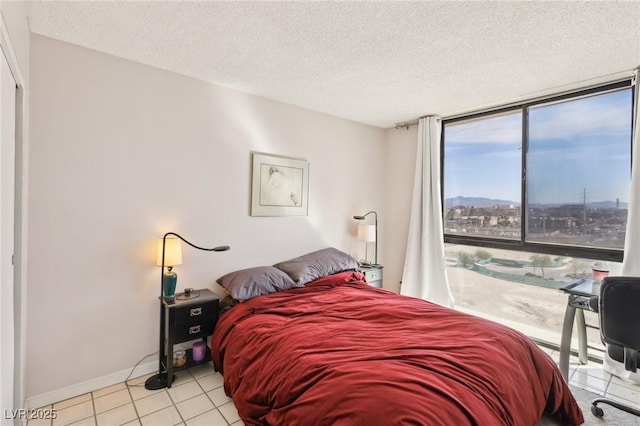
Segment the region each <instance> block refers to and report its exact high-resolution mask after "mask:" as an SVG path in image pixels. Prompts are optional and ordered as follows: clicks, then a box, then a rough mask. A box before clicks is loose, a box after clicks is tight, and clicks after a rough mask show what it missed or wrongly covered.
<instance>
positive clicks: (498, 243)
mask: <svg viewBox="0 0 640 426" xmlns="http://www.w3.org/2000/svg"><path fill="white" fill-rule="evenodd" d="M634 84H637V82H635V83H634V81H633V78H632V77H629V78H625V79H623V80H619V81H616V82H611V83H606V84H602V85H598V86H594V87H590V88H586V89H578V90H574V91H571V92H566V93H562V94H555V95H549V96H546V97H541V98H536V99H531V100H527V101H523V102H519V103H515V104H510V105H505V106H501V107H497V108H492V109H488V110H484V111H479V112H474V113H470V114H463V115H459V116H455V117H451V118H444V119H443V120H442V132H441V133H442V134H441V138H440V165H441V167H440V182H442V185H440V197H441V200H442V219H443V223H444V221H445V220H446V214H447V211H446V210H447V207H446V203H445V202H444V201H445V199H444V189H445V185H446V182H445V179H444V176H445V155H444V152H445V134H446V130H445V129H446V125H447V124H451V123H456V122H459V121H467V120H470V119H481V118H483V117H489V116H492V115H496V114H503V113H513V112H517V111H520V113H521V115H522V150H521V151H522V157H521V163H520V171H521V194H520V196H521V199H520V206H521V208H520V239H519V240H515V239H513V240H507V239H501V238H491V237H477V236H463V235H456V234H447V233H446V232H445V231H444V227H443V235H444V242H445V243H447V244H462V245H469V246H476V247H487V248H497V249H504V250H514V251H526V252H533V253H544V254H551V255H557V256H574V257H581V258H587V259H596V260H605V261H612V262H622V260H623V258H624V249H611V248H598V247H585V246H577V245H576V246H572V245H564V244H553V243H538V242H530V241H526V237H527V234H526V228H527V222H526V220H527V217H526V211H527V209H526V205H527V204H526V200H527V170H526V167H527V163H526V161H527V152H528V145H529V135H528V128H529V110H530V108H532V107H536V106H539V105H541V104H548V103H554V102H562V101H567V100H572V99H579V98H581V97H586V96H591V95H594V94H605V93H607V92H614V91H618V90H621V89H632V88H633V86H634ZM636 102H637V99H635V91H634V90H631V110H630V112H629V113H630V115H631V127H632V128H631V141H630V162H631V164H630V167H633V161H632V159H633V131H634V129H633V112H634V110H635V108H636V107H637V106H636ZM629 178H631V176H630V177H629Z"/></svg>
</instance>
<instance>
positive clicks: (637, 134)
mask: <svg viewBox="0 0 640 426" xmlns="http://www.w3.org/2000/svg"><path fill="white" fill-rule="evenodd" d="M639 74H640V68H638V69H636V73H635V87H634V89H633V90H634V100H635V109H634V111H633V141H632V147H633V148H632V151H631V152H632V153H633V159H632V160H631V185H630V187H629V211H628V213H627V232H626V233H625V240H624V260H623V261H622V270H621V271H620V275H623V276H632V277H640V107H639V105H638V104H640V88H639V87H638V86H640V84H639V83H640V81H639V80H638V77H639ZM604 355H605V356H604V369H605V370H606V371H608V372H609V373H611V374H613V375H616V376H618V377H621V378H623V379H626V380H629V381H631V382H633V383H636V384H640V372H636V373H632V372H630V371H627V370H625V368H624V364H623V363H621V362H618V361H615V360H613V359H611V357H609V354H608V353H607V352H606V351H605V354H604Z"/></svg>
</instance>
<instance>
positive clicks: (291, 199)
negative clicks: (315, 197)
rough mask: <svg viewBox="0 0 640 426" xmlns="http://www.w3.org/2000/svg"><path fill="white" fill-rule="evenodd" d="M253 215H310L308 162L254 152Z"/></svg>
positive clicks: (252, 177)
mask: <svg viewBox="0 0 640 426" xmlns="http://www.w3.org/2000/svg"><path fill="white" fill-rule="evenodd" d="M251 157H252V158H251V161H252V168H251V173H252V176H251V216H307V213H308V201H309V162H308V161H305V160H299V159H295V158H288V157H280V156H275V155H269V154H262V153H258V152H252V153H251Z"/></svg>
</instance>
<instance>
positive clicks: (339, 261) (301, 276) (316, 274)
mask: <svg viewBox="0 0 640 426" xmlns="http://www.w3.org/2000/svg"><path fill="white" fill-rule="evenodd" d="M273 266H274V267H276V268H278V269H280V270H282V271H284V272H286V273H287V275H289V276H290V277H291V279H292V280H294V281H295V282H296V283H298V284H299V285H303V284H306V283H308V282H311V281H313V280H315V279H318V278H321V277H324V276H326V275H332V274H337V273H338V272H342V271H349V270H355V269H357V268H358V261H357V260H355V259H354V258H353V257H352V256H351V255H349V254H347V253H344V252H342V251H340V250H338V249H336V248H333V247H329V248H326V249H322V250H318V251H314V252H313V253H309V254H305V255H304V256H300V257H296V258H295V259H291V260H287V261H285V262H280V263H276V264H275V265H273Z"/></svg>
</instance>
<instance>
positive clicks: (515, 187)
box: [444, 89, 632, 204]
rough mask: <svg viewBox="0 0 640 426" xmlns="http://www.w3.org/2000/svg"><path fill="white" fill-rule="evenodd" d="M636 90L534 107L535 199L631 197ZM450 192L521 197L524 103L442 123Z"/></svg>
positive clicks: (531, 158) (531, 165) (530, 159)
mask: <svg viewBox="0 0 640 426" xmlns="http://www.w3.org/2000/svg"><path fill="white" fill-rule="evenodd" d="M631 118H632V95H631V89H624V90H618V91H615V92H609V93H604V94H599V95H592V96H588V97H585V98H580V99H577V100H575V99H574V100H570V101H564V102H558V103H552V104H543V105H539V106H536V107H532V108H531V109H530V110H529V151H528V154H527V170H528V177H527V182H528V183H527V184H528V188H527V189H528V202H529V203H530V204H537V203H541V204H554V203H570V204H578V203H582V201H583V196H584V195H585V194H586V201H587V203H590V202H597V201H615V200H616V199H619V200H620V201H621V202H627V201H628V198H629V194H628V192H629V182H630V176H631ZM444 134H445V148H444V155H445V163H444V173H445V177H444V179H445V180H444V189H445V198H453V197H456V196H463V197H485V198H494V199H501V200H508V201H513V202H517V203H519V202H520V200H521V195H520V194H521V165H522V142H521V141H522V115H521V110H516V111H515V112H512V113H506V114H502V115H497V116H491V117H490V118H482V119H478V120H470V121H463V122H456V123H452V124H451V125H445V128H444Z"/></svg>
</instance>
